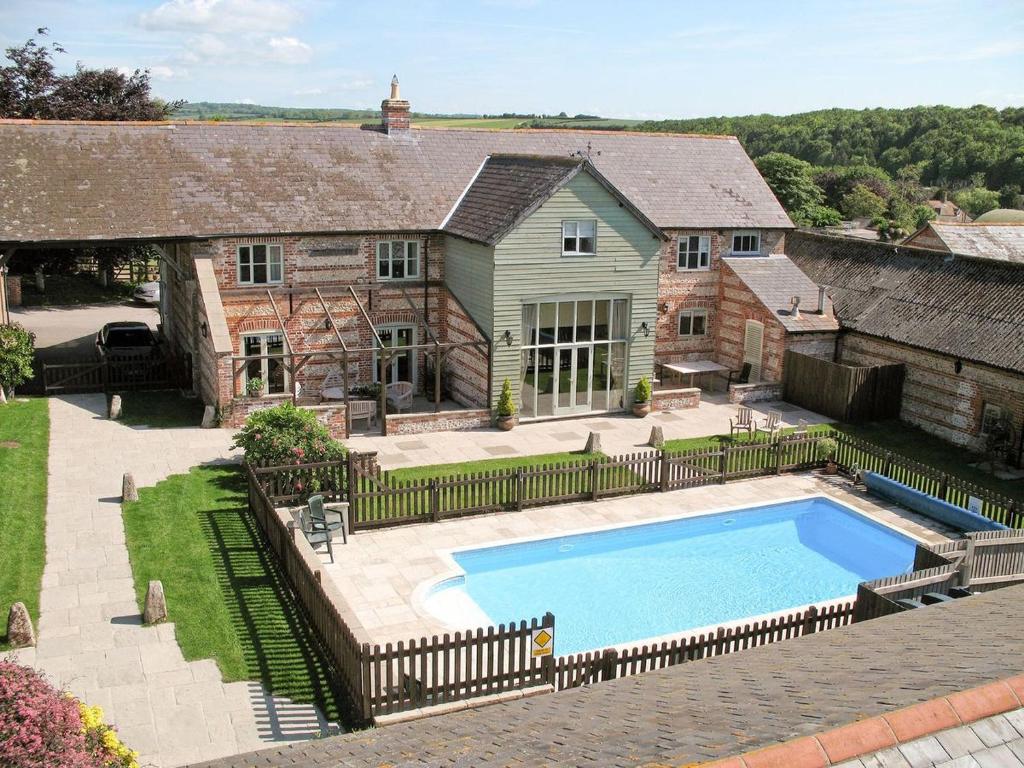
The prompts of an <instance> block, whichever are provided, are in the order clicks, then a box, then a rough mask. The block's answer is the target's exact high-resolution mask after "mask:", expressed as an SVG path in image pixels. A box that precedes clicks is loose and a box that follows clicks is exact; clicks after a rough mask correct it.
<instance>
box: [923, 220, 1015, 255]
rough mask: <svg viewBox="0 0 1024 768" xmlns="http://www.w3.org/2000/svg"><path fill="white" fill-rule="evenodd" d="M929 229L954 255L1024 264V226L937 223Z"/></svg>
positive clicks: (930, 224)
mask: <svg viewBox="0 0 1024 768" xmlns="http://www.w3.org/2000/svg"><path fill="white" fill-rule="evenodd" d="M928 226H930V227H931V228H932V231H933V232H935V234H936V235H937V236H938V237H939V239H940V240H941V241H942V242H943V243H944V244H945V246H946V248H948V249H949V252H950V253H955V254H957V255H960V256H976V257H977V258H979V259H995V260H996V261H1016V262H1019V263H1021V264H1024V224H951V223H945V222H940V221H933V222H930V223H929V225H928Z"/></svg>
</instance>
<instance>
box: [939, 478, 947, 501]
mask: <svg viewBox="0 0 1024 768" xmlns="http://www.w3.org/2000/svg"><path fill="white" fill-rule="evenodd" d="M947 490H949V475H948V474H946V473H945V472H943V473H942V480H941V481H940V482H939V498H940V499H942V500H943V501H945V500H946V491H947Z"/></svg>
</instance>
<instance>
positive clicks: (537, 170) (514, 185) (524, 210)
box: [444, 155, 583, 245]
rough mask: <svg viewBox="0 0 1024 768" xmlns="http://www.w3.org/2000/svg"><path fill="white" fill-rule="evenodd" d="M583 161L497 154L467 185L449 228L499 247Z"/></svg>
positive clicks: (490, 158) (459, 234)
mask: <svg viewBox="0 0 1024 768" xmlns="http://www.w3.org/2000/svg"><path fill="white" fill-rule="evenodd" d="M582 164H583V161H582V160H581V159H577V158H572V157H566V156H564V155H563V156H550V155H492V156H490V157H488V158H487V160H485V161H484V164H483V165H482V166H481V167H480V171H479V173H477V175H476V176H475V177H474V179H473V181H472V182H471V183H470V185H469V187H467V188H466V191H465V193H464V194H463V196H462V199H460V200H459V202H458V204H457V205H456V207H455V209H454V210H453V211H452V213H451V215H450V216H449V217H448V220H447V221H446V222H445V224H444V230H445V232H450V233H451V234H453V235H458V236H459V237H465V238H467V239H469V240H477V241H479V242H481V243H487V244H488V245H494V244H495V243H496V242H498V241H499V240H501V239H502V237H504V236H505V234H507V233H508V232H509V230H511V229H512V228H513V227H515V225H516V224H517V223H518V222H519V221H520V220H522V219H523V218H524V217H525V216H527V215H528V214H529V213H530V212H531V211H533V210H534V209H535V208H536V207H537V206H538V205H540V204H541V203H543V202H544V201H545V200H547V199H548V198H549V197H550V196H551V194H552V193H553V192H554V191H555V190H556V189H558V188H559V187H561V186H562V185H563V184H564V183H565V182H566V181H568V179H570V178H571V177H572V176H575V175H576V173H577V172H578V171H579V169H580V166H581V165H582Z"/></svg>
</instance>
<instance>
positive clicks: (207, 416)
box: [199, 405, 217, 429]
mask: <svg viewBox="0 0 1024 768" xmlns="http://www.w3.org/2000/svg"><path fill="white" fill-rule="evenodd" d="M199 426H201V427H202V428H203V429H213V428H214V427H216V426H217V409H216V408H215V407H214V406H212V405H208V406H206V408H204V409H203V422H202V424H200V425H199Z"/></svg>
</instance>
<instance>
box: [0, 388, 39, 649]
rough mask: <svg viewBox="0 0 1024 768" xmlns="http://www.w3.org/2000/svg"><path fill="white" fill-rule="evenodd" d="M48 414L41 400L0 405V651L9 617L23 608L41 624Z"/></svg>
mask: <svg viewBox="0 0 1024 768" xmlns="http://www.w3.org/2000/svg"><path fill="white" fill-rule="evenodd" d="M49 446H50V410H49V406H48V403H47V401H46V400H45V399H42V398H33V399H31V400H24V401H18V400H15V401H13V402H10V403H8V404H7V405H0V632H2V633H3V634H0V650H2V649H5V648H7V647H8V645H7V636H6V632H7V612H8V611H9V610H10V607H11V604H12V603H16V602H22V603H25V606H26V607H27V608H28V611H29V614H30V615H31V616H32V621H33V623H35V624H37V625H38V622H39V589H40V587H41V586H42V580H43V565H44V564H45V562H46V473H47V458H48V456H49Z"/></svg>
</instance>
